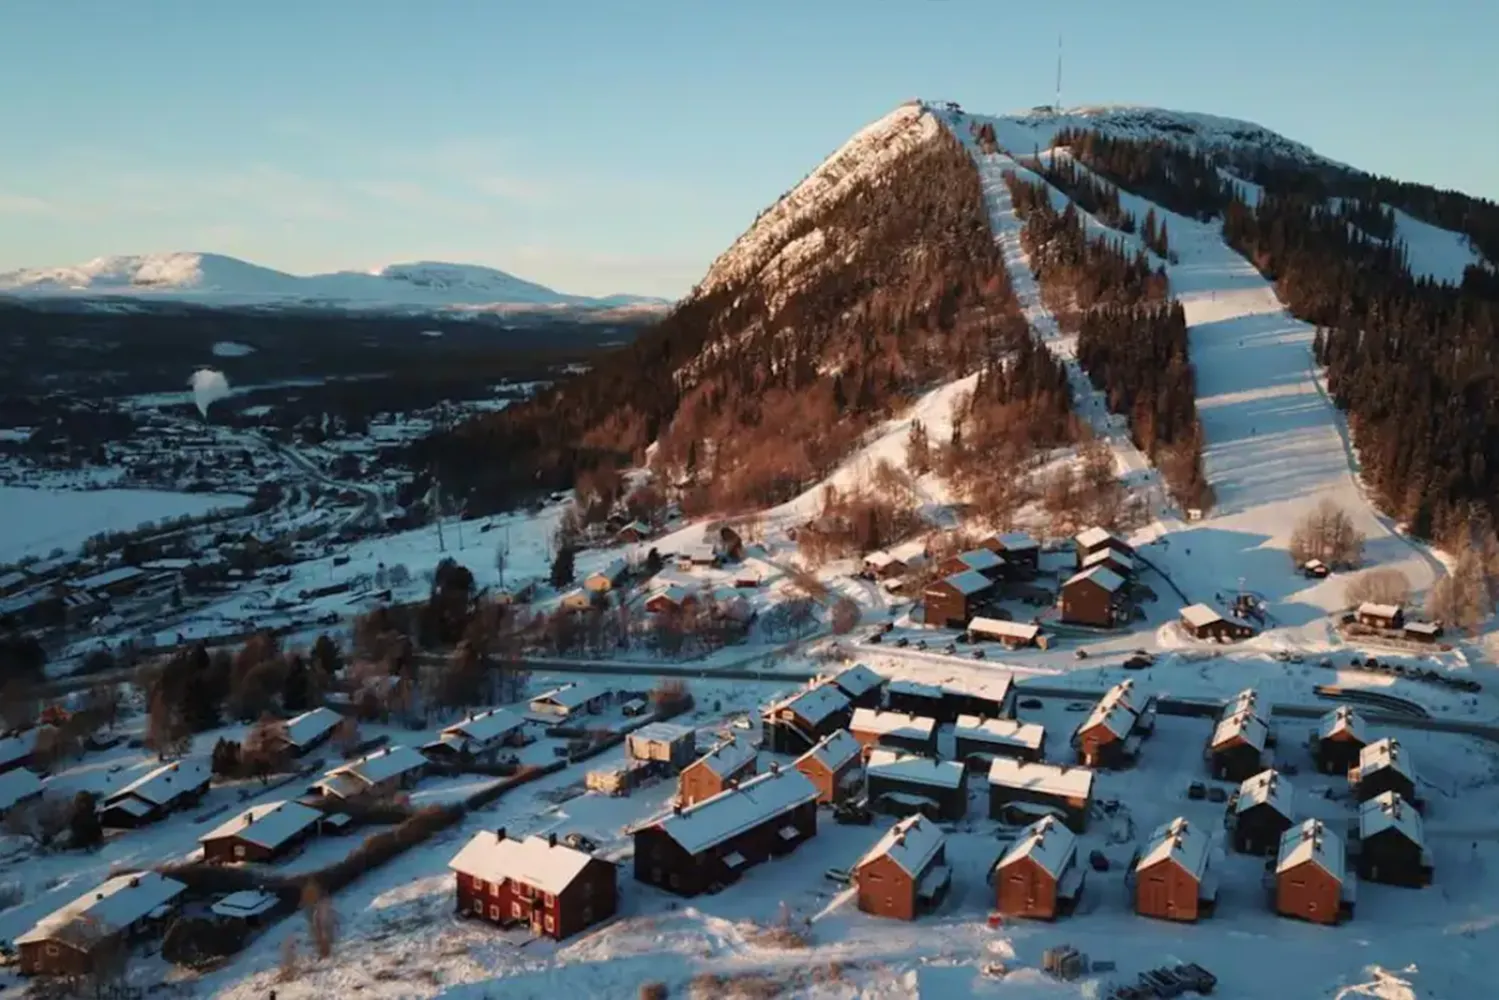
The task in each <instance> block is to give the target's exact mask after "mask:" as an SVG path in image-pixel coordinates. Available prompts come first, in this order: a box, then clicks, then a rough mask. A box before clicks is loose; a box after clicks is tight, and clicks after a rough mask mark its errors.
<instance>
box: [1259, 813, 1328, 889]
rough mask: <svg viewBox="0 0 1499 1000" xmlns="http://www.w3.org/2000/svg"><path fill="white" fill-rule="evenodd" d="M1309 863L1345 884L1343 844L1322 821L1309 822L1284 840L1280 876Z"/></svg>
mask: <svg viewBox="0 0 1499 1000" xmlns="http://www.w3.org/2000/svg"><path fill="white" fill-rule="evenodd" d="M1308 861H1310V862H1312V863H1313V864H1315V865H1317V866H1318V867H1319V868H1321V869H1322V870H1323V871H1325V872H1327V874H1329V875H1331V876H1332V877H1333V878H1335V879H1337V880H1338V881H1339V882H1341V881H1343V877H1344V872H1343V867H1344V855H1343V841H1342V840H1341V839H1340V838H1339V837H1338V835H1337V834H1336V833H1334V832H1333V831H1332V830H1330V829H1328V826H1327V824H1326V823H1323V822H1322V821H1321V820H1320V819H1309V820H1307V821H1306V822H1305V823H1301V824H1300V825H1298V826H1293V827H1291V828H1290V829H1289V830H1287V831H1286V832H1285V833H1284V834H1283V835H1282V836H1281V838H1280V851H1279V853H1278V854H1277V855H1276V858H1275V871H1276V873H1277V874H1279V873H1280V872H1287V871H1291V870H1292V869H1294V868H1298V867H1300V866H1301V865H1304V864H1306V863H1307V862H1308Z"/></svg>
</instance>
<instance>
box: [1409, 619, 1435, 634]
mask: <svg viewBox="0 0 1499 1000" xmlns="http://www.w3.org/2000/svg"><path fill="white" fill-rule="evenodd" d="M1405 630H1406V631H1407V632H1414V633H1416V634H1417V635H1436V634H1437V633H1438V632H1440V631H1442V626H1440V625H1438V624H1437V623H1436V622H1406V623H1405Z"/></svg>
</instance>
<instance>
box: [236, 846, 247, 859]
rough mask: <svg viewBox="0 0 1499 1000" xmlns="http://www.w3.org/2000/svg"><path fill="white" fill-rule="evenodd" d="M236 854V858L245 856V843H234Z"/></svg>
mask: <svg viewBox="0 0 1499 1000" xmlns="http://www.w3.org/2000/svg"><path fill="white" fill-rule="evenodd" d="M234 856H235V857H236V858H242V857H244V856H245V845H244V844H235V845H234Z"/></svg>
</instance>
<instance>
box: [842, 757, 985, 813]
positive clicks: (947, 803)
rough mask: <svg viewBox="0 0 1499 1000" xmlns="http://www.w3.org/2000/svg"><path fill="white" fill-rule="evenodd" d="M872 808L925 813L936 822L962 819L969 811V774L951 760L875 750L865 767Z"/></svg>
mask: <svg viewBox="0 0 1499 1000" xmlns="http://www.w3.org/2000/svg"><path fill="white" fill-rule="evenodd" d="M864 775H865V779H866V783H867V787H868V790H869V803H870V808H872V809H874V810H876V811H878V812H885V813H895V814H902V813H909V812H911V811H913V810H914V811H921V812H924V813H926V814H927V815H929V816H931V817H932V818H933V819H941V820H955V819H962V818H963V816H964V814H965V813H967V811H968V772H967V770H966V769H964V767H963V765H962V764H960V763H958V762H957V761H951V760H933V759H931V758H930V757H921V756H917V755H915V754H903V753H899V752H897V751H894V750H875V751H873V752H872V753H871V754H870V755H869V758H868V760H867V762H866V764H865V767H864Z"/></svg>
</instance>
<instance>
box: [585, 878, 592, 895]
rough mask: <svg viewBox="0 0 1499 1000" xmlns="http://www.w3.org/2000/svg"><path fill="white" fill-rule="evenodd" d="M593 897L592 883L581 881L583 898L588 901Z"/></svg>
mask: <svg viewBox="0 0 1499 1000" xmlns="http://www.w3.org/2000/svg"><path fill="white" fill-rule="evenodd" d="M592 895H593V883H592V882H590V881H588V880H587V879H584V880H583V898H584V899H588V898H589V897H591V896H592Z"/></svg>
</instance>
